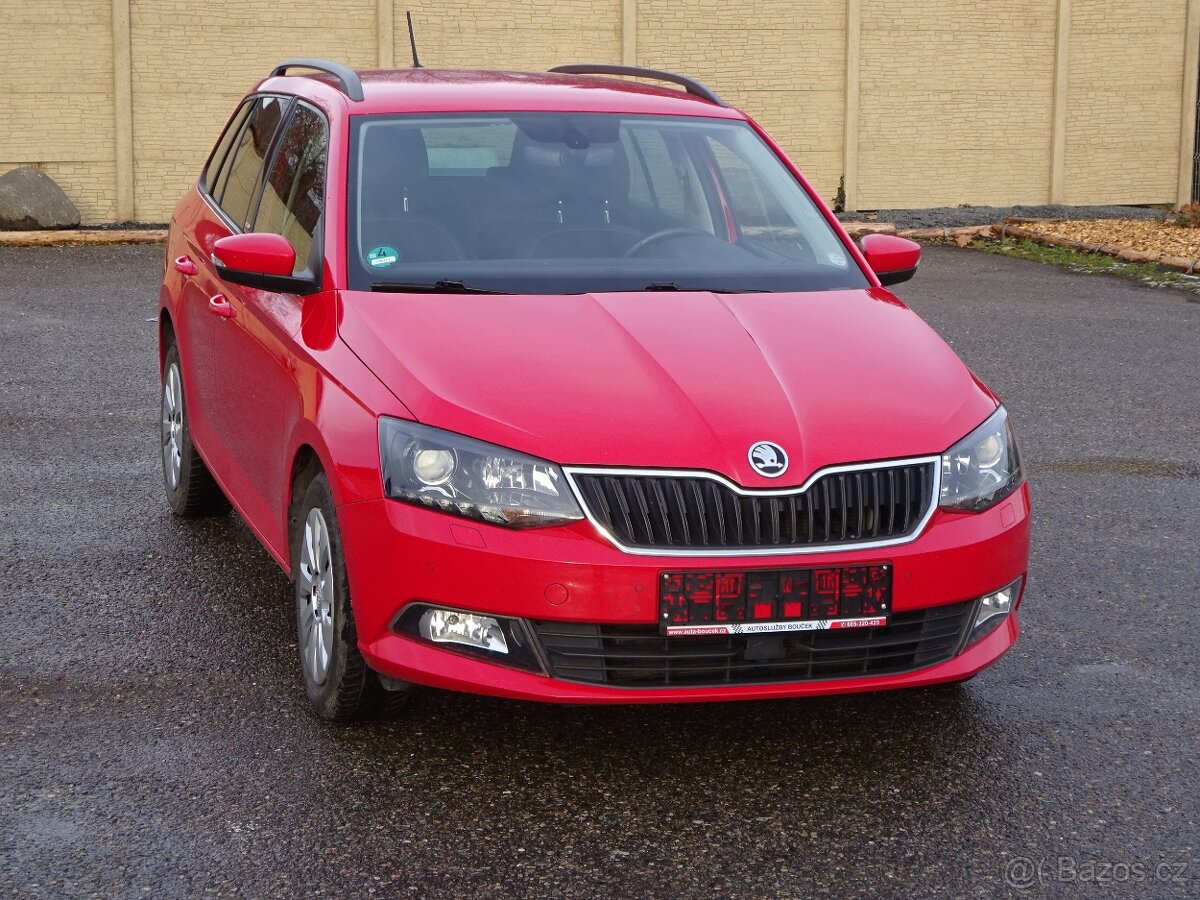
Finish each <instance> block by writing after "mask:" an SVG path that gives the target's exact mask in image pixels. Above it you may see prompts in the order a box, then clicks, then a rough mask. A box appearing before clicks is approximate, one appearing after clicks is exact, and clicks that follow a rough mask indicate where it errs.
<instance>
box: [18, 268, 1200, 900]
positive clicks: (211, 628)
mask: <svg viewBox="0 0 1200 900" xmlns="http://www.w3.org/2000/svg"><path fill="white" fill-rule="evenodd" d="M160 264H161V249H160V248H157V247H112V248H107V247H106V248H99V247H97V248H46V249H28V250H13V249H4V248H0V601H2V604H0V609H3V617H4V623H3V625H2V626H0V895H3V896H21V897H26V896H28V897H59V896H82V895H102V896H118V897H142V896H151V897H172V896H183V895H198V894H206V895H225V896H233V895H243V896H259V897H278V896H307V895H331V896H354V897H358V896H368V895H375V896H381V897H386V896H464V895H472V896H481V897H489V896H518V897H555V896H580V897H583V896H597V897H601V896H603V897H616V896H656V897H675V896H679V897H708V896H737V897H807V896H831V897H838V898H847V897H890V896H895V897H905V898H908V897H924V896H947V897H994V896H1007V895H1012V896H1079V895H1086V896H1100V897H1103V896H1128V895H1136V896H1141V897H1170V896H1197V894H1198V893H1200V846H1198V844H1200V829H1198V828H1197V815H1198V813H1200V802H1198V800H1200V792H1198V786H1200V770H1198V767H1197V752H1198V751H1200V692H1198V687H1200V671H1198V663H1197V652H1196V647H1197V645H1198V644H1200V616H1198V615H1197V612H1196V605H1197V590H1196V589H1197V584H1198V582H1200V563H1198V561H1197V550H1198V549H1200V547H1198V540H1200V515H1198V513H1200V430H1198V425H1197V421H1198V412H1200V365H1198V364H1200V304H1196V303H1190V302H1188V298H1187V296H1185V295H1183V294H1178V293H1174V292H1170V291H1165V290H1155V289H1151V288H1146V287H1142V286H1139V285H1136V284H1132V283H1129V282H1126V281H1122V280H1119V279H1115V278H1108V277H1103V276H1081V275H1075V274H1072V273H1070V272H1067V271H1065V270H1062V269H1058V268H1054V267H1050V266H1044V265H1041V264H1038V263H1031V262H1023V261H1018V260H1011V259H1007V258H1003V257H998V256H992V255H987V254H983V253H977V252H973V251H969V250H957V249H947V248H932V249H930V250H929V251H928V252H927V254H926V260H925V263H924V265H923V266H922V269H921V271H920V273H919V274H918V276H917V278H916V279H915V280H914V281H913V282H911V283H909V284H907V285H903V286H901V289H900V291H899V292H900V293H901V294H902V295H903V296H904V297H905V299H907V300H909V301H910V302H911V303H912V304H913V305H914V306H915V308H916V309H917V310H918V311H919V312H920V313H921V314H922V315H924V316H925V317H926V318H927V319H928V320H929V321H930V322H931V323H932V324H933V325H934V326H935V327H936V328H937V329H938V330H939V331H941V333H942V334H944V335H945V336H946V337H947V338H948V339H949V340H950V341H951V342H952V343H953V345H954V346H955V347H956V349H957V350H958V351H959V352H960V353H961V354H962V355H963V357H964V358H965V359H966V360H967V361H968V363H969V364H970V365H972V366H973V367H974V368H975V369H976V371H978V373H979V374H980V375H981V376H982V377H983V378H984V379H986V380H987V381H988V382H989V383H990V384H991V385H992V386H993V387H994V388H995V389H996V390H997V391H998V392H999V393H1000V394H1001V395H1002V396H1004V398H1005V399H1006V401H1007V403H1008V404H1009V407H1010V409H1011V411H1012V414H1013V417H1014V420H1015V422H1016V425H1017V427H1018V429H1019V432H1020V435H1021V438H1022V441H1023V449H1024V453H1025V457H1026V460H1027V466H1028V470H1029V476H1030V481H1031V484H1032V490H1033V498H1034V503H1035V509H1036V522H1035V529H1034V545H1033V561H1032V565H1031V573H1030V575H1031V580H1030V587H1029V591H1028V593H1027V595H1026V599H1025V601H1024V605H1023V608H1022V616H1023V621H1024V627H1025V634H1024V635H1023V637H1022V638H1021V640H1020V641H1019V642H1018V644H1017V646H1016V648H1015V649H1014V650H1013V651H1011V652H1010V653H1009V654H1008V655H1007V656H1006V657H1005V658H1004V659H1002V660H1001V661H1000V662H999V663H998V664H997V665H996V666H994V667H993V668H991V669H989V670H988V671H986V672H984V673H982V674H981V675H980V676H979V677H977V678H976V679H975V680H973V681H972V682H970V683H969V684H967V685H966V686H964V687H963V688H960V689H951V690H949V691H925V692H903V693H891V694H880V695H861V696H857V697H841V698H832V699H818V700H802V701H801V700H797V701H773V702H759V703H748V704H741V705H728V704H721V705H701V706H671V707H628V708H605V709H595V708H586V707H581V708H564V707H553V706H542V705H537V704H523V703H516V702H508V701H498V700H490V699H483V698H475V697H470V696H466V695H456V694H449V693H437V692H432V691H430V692H422V693H421V694H419V695H418V697H417V699H416V701H415V702H414V704H413V705H412V706H411V707H410V708H409V710H408V711H407V712H406V713H405V714H404V716H403V717H402V718H400V719H397V720H394V721H382V722H380V721H376V722H368V723H364V724H360V725H355V726H351V727H336V726H331V725H326V724H323V723H321V722H319V721H317V720H315V719H314V718H313V717H312V716H311V715H310V714H309V712H308V711H307V709H306V707H305V701H304V698H303V694H302V691H301V689H300V687H299V685H300V682H299V676H298V669H297V662H296V659H295V657H296V649H295V643H294V633H293V632H294V621H293V613H292V608H291V605H290V599H289V589H288V584H287V582H286V580H285V579H284V577H283V575H282V574H281V573H280V572H279V571H278V569H277V568H276V567H275V565H274V564H273V563H272V561H271V560H270V559H269V558H268V556H267V554H266V552H265V551H263V550H262V549H260V547H259V546H258V544H257V543H256V542H255V540H254V538H253V537H252V536H251V534H250V533H249V531H248V530H247V529H246V528H245V527H244V526H243V525H242V524H241V523H240V522H239V521H238V519H237V518H236V517H234V516H228V517H226V518H224V519H221V520H216V521H208V522H201V523H191V522H182V521H178V520H175V519H173V518H172V517H171V516H170V515H169V513H168V511H167V505H166V502H165V500H164V498H163V495H162V489H161V487H160V482H159V479H160V475H159V462H158V449H157V428H158V424H157V416H158V387H157V370H156V354H155V344H154V340H155V327H154V325H153V323H152V322H151V321H148V320H149V319H151V318H152V317H153V316H154V314H155V297H156V296H157V279H158V275H159V270H160Z"/></svg>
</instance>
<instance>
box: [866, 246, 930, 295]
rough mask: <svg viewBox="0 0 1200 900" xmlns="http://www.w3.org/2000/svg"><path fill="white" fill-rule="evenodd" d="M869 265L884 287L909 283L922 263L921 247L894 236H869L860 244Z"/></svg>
mask: <svg viewBox="0 0 1200 900" xmlns="http://www.w3.org/2000/svg"><path fill="white" fill-rule="evenodd" d="M860 246H861V247H862V252H863V256H865V257H866V259H867V265H869V266H870V267H871V271H873V272H874V273H875V276H876V277H877V278H878V279H879V283H880V284H882V285H883V286H884V287H888V286H889V285H893V284H899V283H900V282H902V281H908V279H910V278H912V277H913V275H915V274H916V272H917V266H918V265H919V264H920V262H921V245H920V244H918V243H917V242H916V241H910V240H908V239H907V238H902V237H897V236H896V235H894V234H868V235H865V236H864V237H863V239H862V241H861V242H860Z"/></svg>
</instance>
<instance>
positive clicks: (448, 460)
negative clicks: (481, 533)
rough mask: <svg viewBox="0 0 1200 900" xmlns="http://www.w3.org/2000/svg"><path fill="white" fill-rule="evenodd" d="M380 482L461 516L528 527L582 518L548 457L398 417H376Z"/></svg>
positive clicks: (411, 499) (391, 491)
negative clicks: (533, 455)
mask: <svg viewBox="0 0 1200 900" xmlns="http://www.w3.org/2000/svg"><path fill="white" fill-rule="evenodd" d="M379 456H380V462H381V464H382V468H383V489H384V493H386V494H387V496H389V497H392V498H394V499H396V500H402V501H404V502H405V503H413V504H416V505H418V506H425V507H429V508H430V509H437V510H441V511H442V512H446V513H451V514H452V515H458V516H462V517H464V518H467V519H477V520H479V521H482V522H491V523H493V524H495V525H506V526H508V527H510V528H536V527H538V526H543V525H561V524H563V523H566V522H576V521H578V520H580V519H582V518H583V511H582V510H580V508H579V504H578V503H576V502H575V497H574V496H573V495H572V493H571V489H570V487H569V486H568V485H567V479H566V476H564V475H563V473H562V469H560V468H559V467H558V466H556V465H554V463H550V462H546V461H545V460H543V459H537V458H535V457H532V456H525V455H524V454H521V453H516V452H515V451H512V450H506V449H504V448H503V447H497V446H494V445H493V444H485V443H484V442H483V441H477V440H475V439H473V438H469V437H464V436H462V435H460V434H454V433H453V432H449V431H442V430H441V429H440V428H430V427H428V426H426V425H418V424H417V423H415V422H406V421H404V420H402V419H389V418H381V419H380V420H379Z"/></svg>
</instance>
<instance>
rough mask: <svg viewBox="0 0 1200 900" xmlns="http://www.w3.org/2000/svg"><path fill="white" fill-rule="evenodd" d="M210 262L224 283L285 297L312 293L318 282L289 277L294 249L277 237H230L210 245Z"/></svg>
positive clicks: (300, 276) (256, 234) (306, 276)
mask: <svg viewBox="0 0 1200 900" xmlns="http://www.w3.org/2000/svg"><path fill="white" fill-rule="evenodd" d="M212 263H213V266H215V267H216V270H217V274H218V275H219V276H220V277H221V278H222V279H223V280H225V281H232V282H233V283H234V284H244V285H246V286H247V287H252V288H259V289H260V290H264V291H276V292H278V293H286V294H315V293H316V292H317V291H319V290H320V289H321V285H320V282H319V280H318V279H317V278H315V277H314V276H313V275H312V274H310V273H308V272H301V273H300V274H298V275H294V274H292V272H293V270H294V269H295V266H296V249H295V248H294V247H293V246H292V244H291V242H290V241H289V240H288V239H287V238H285V237H284V236H283V235H280V234H272V233H271V232H267V231H263V232H251V233H247V234H231V235H229V236H228V237H223V238H221V239H220V240H218V241H217V242H216V243H214V244H213V252H212Z"/></svg>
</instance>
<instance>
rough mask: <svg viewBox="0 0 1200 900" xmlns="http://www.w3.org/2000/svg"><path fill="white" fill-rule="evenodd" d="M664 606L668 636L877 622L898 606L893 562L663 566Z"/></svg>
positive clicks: (883, 621)
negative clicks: (697, 568) (700, 568)
mask: <svg viewBox="0 0 1200 900" xmlns="http://www.w3.org/2000/svg"><path fill="white" fill-rule="evenodd" d="M658 606H659V620H658V621H659V631H660V632H662V633H663V634H665V635H668V636H688V635H705V634H768V633H771V632H780V631H821V630H824V629H830V628H877V627H879V626H881V625H886V624H887V623H888V618H889V617H890V616H891V612H892V567H891V566H889V565H883V564H880V565H870V566H839V567H836V568H815V569H760V570H756V571H752V572H664V573H663V575H662V577H661V579H660V580H659V592H658Z"/></svg>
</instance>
